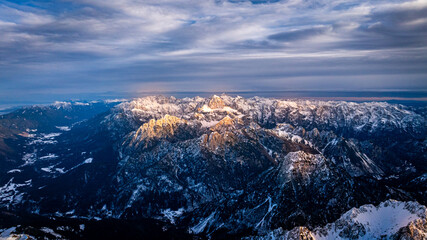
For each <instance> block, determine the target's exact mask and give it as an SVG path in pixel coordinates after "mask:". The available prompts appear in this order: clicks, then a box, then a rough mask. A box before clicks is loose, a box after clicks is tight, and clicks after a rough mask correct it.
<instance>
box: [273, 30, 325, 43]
mask: <svg viewBox="0 0 427 240" xmlns="http://www.w3.org/2000/svg"><path fill="white" fill-rule="evenodd" d="M328 30H329V28H328V27H324V26H321V27H312V28H306V29H299V30H292V31H286V32H281V33H276V34H273V35H270V36H268V38H269V39H272V40H276V41H282V42H292V41H298V40H305V39H308V38H310V37H315V36H318V35H322V34H324V33H326V32H327V31H328Z"/></svg>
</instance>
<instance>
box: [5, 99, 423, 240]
mask: <svg viewBox="0 0 427 240" xmlns="http://www.w3.org/2000/svg"><path fill="white" fill-rule="evenodd" d="M115 104H116V103H106V102H102V103H89V104H76V103H68V104H64V103H63V104H57V105H52V106H46V107H29V108H25V109H21V110H17V111H15V112H13V113H10V114H7V115H3V116H1V118H0V161H1V162H0V167H1V168H0V172H1V177H0V186H1V187H0V206H1V208H2V209H4V210H5V211H7V212H9V213H11V214H14V215H15V216H17V218H18V220H16V222H15V223H14V224H15V225H17V224H19V222H20V221H21V220H19V216H24V215H26V214H29V215H31V216H32V218H35V219H36V218H46V217H55V218H58V219H61V221H65V223H64V224H68V223H67V221H70V222H69V224H70V226H71V225H73V224H74V225H75V224H78V222H79V221H81V222H83V221H84V222H85V224H86V225H89V226H93V225H91V224H94V223H92V222H91V221H95V220H99V222H98V223H97V224H98V225H97V226H98V227H100V228H102V226H103V225H102V224H104V223H105V226H110V225H111V221H122V222H121V223H122V224H124V226H125V225H126V224H129V225H131V226H132V228H129V229H131V230H129V229H128V228H125V227H123V228H122V229H128V230H123V231H136V233H138V234H140V233H141V234H143V233H144V230H141V229H146V228H143V227H141V228H139V230H136V228H135V226H138V224H140V225H141V226H142V225H143V226H145V227H147V226H148V225H147V221H148V222H149V220H150V219H151V220H153V222H155V223H156V226H159V227H158V229H159V230H158V231H159V233H160V232H163V233H164V234H163V235H161V236H162V237H164V238H171V234H166V233H172V232H173V233H176V234H181V235H180V236H182V238H185V237H191V236H193V237H194V236H200V237H207V236H210V237H213V238H241V237H249V238H266V239H268V238H269V237H271V236H276V237H280V236H282V237H283V236H285V234H287V235H286V236H291V235H292V236H295V238H296V239H298V236H300V237H301V236H303V235H306V236H311V237H312V238H314V239H317V238H320V239H321V238H322V237H325V238H327V236H335V235H333V234H343V236H347V235H345V234H347V232H346V231H350V230H345V231H344V230H342V231H339V232H331V231H329V230H328V229H331V228H332V227H331V226H329V225H328V226H326V224H327V223H330V224H332V223H333V224H336V225H339V226H348V228H349V229H350V228H352V229H353V228H354V227H353V226H354V224H353V222H351V221H353V219H354V218H352V217H349V216H348V215H349V213H346V212H347V211H349V210H351V209H352V208H354V207H360V206H362V205H364V204H374V205H377V204H380V203H381V202H385V201H387V200H389V199H396V200H399V201H401V202H395V201H392V202H391V203H390V201H389V202H385V203H383V205H380V207H382V208H384V209H389V208H388V206H389V205H392V206H393V207H392V210H390V211H400V213H402V211H404V209H412V208H417V209H418V208H419V209H421V210H419V211H415V210H413V211H412V210H408V212H409V213H408V214H409V215H410V217H407V218H405V219H409V220H408V221H407V223H406V224H404V225H402V226H400V227H399V228H397V229H394V230H393V229H392V230H390V229H391V228H390V227H389V228H387V226H388V225H386V226H385V227H384V228H387V229H386V230H387V231H386V235H387V236H397V235H396V234H401V236H404V235H402V234H411V231H412V230H414V228H416V229H421V230H420V231H419V232H418V233H419V234H424V233H425V232H424V233H423V231H424V230H422V229H423V226H424V227H425V221H426V220H425V208H423V206H421V205H420V204H423V205H425V204H426V199H427V192H426V191H427V189H426V186H427V184H426V179H427V177H426V174H427V168H426V166H427V165H426V160H427V156H426V147H427V145H426V132H427V126H426V116H425V114H424V112H425V111H423V110H422V109H421V110H420V109H417V108H413V107H412V108H409V107H405V106H403V105H393V104H388V103H380V102H369V103H352V102H333V101H330V102H323V101H305V100H304V101H303V100H293V101H287V100H277V99H269V98H258V97H254V98H250V99H245V98H242V97H230V96H227V95H221V96H213V97H211V98H200V97H195V98H183V99H176V98H174V97H170V98H167V97H162V96H155V97H145V98H140V99H135V100H133V101H129V102H123V103H120V104H119V105H117V106H115V107H113V106H114V105H115ZM409 201H418V203H416V202H411V203H410V205H411V206H412V208H411V207H406V208H404V207H401V206H403V205H402V204H405V203H404V202H409ZM384 204H386V205H384ZM405 206H406V205H405ZM368 208H369V207H366V206H365V207H364V208H362V209H368ZM402 209H403V210H402ZM360 211H362V212H363V211H365V210H360ZM384 211H386V210H384ZM387 211H389V210H387ZM405 211H406V210H405ZM422 211H424V215H423V213H422ZM344 213H345V214H346V215H343V214H344ZM404 213H405V214H406V212H404ZM408 214H407V215H408ZM411 214H412V215H411ZM407 215H404V216H407ZM409 215H408V216H409ZM364 216H365V215H364ZM372 216H374V217H375V216H376V215H372ZM402 216H403V215H402ZM365 218H366V216H365ZM368 218H369V216H368ZM94 219H95V220H94ZM343 219H344V220H343ZM154 220H155V221H154ZM58 221H59V220H58ZM336 221H338V222H336ZM417 221H418V222H417ZM21 222H23V221H21ZM342 222H346V223H348V224H342ZM0 223H1V224H2V225H0V228H4V229H6V228H10V227H13V226H8V224H7V221H3V222H0ZM22 224H24V223H22ZM32 224H33V223H31V222H29V221H25V224H24V225H23V226H24V227H22V226H21V228H19V229H15V230H14V231H16V232H19V233H21V234H22V233H26V234H30V233H28V228H29V227H32ZM46 224H48V223H46ZM49 224H51V225H55V224H53V223H49ZM352 224H353V225H352ZM411 224H412V225H411ZM423 224H424V225H423ZM9 225H10V224H9ZM74 225H73V226H74ZM356 225H357V224H356ZM362 225H363V224H362ZM365 225H366V224H365ZM300 226H304V227H303V228H299V227H300ZM334 226H335V225H334ZM357 226H359V225H357ZM411 226H412V228H411ZM25 227H27V228H25ZM39 227H40V226H39ZM322 227H323V228H322ZM315 228H316V229H315ZM153 229H155V227H153ZM358 229H359V230H360V231H358V234H357V235H355V236H353V237H363V236H365V235H366V234H374V235H375V234H376V232H372V231H371V232H370V230H369V229H368V230H367V229H366V226H365V228H363V229H364V230H361V229H362V228H361V227H360V226H359V228H358ZM378 229H380V230H381V229H383V228H378ZM405 229H406V230H405ZM411 229H412V230H411ZM371 230H372V229H371ZM380 230H378V231H380ZM70 231H71V230H70ZM70 231H68V232H67V234H71V233H70ZM76 231H77V230H76ZM153 231H154V230H153ZM408 231H409V233H408ZM63 232H66V231H63ZM412 232H414V231H412ZM42 233H43V231H42ZM128 233H129V232H128ZM37 234H41V233H40V232H39V233H37ZM64 234H65V233H64ZM76 234H77V235H67V236H69V237H70V238H75V237H78V236H80V237H82V236H87V235H85V231H84V230H81V231H80V232H79V231H77V232H76ZM79 234H80V235H79ZM289 234H291V235H289ZM328 234H329V235H328ZM46 236H47V235H46ZM63 236H65V235H63ZM159 236H160V235H159ZM349 236H350V235H349ZM366 236H371V235H366ZM405 236H406V235H405ZM47 237H49V236H47ZM50 237H52V236H50ZM421 239H422V238H421Z"/></svg>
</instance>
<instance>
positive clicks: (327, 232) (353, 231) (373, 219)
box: [247, 200, 427, 240]
mask: <svg viewBox="0 0 427 240" xmlns="http://www.w3.org/2000/svg"><path fill="white" fill-rule="evenodd" d="M426 214H427V210H426V207H425V206H423V205H420V204H418V203H417V202H399V201H395V200H388V201H385V202H382V203H381V204H379V205H378V206H374V205H371V204H368V205H363V206H361V207H359V208H352V209H351V210H349V211H348V212H346V213H344V214H343V215H342V216H341V217H340V218H339V219H338V220H336V221H335V222H333V223H329V224H327V225H326V226H324V227H316V228H315V229H313V230H309V229H308V228H306V227H297V228H294V229H292V230H290V231H286V230H283V229H282V228H278V229H276V230H274V231H272V232H269V233H268V234H266V235H263V236H257V237H248V238H247V239H263V240H267V239H313V240H332V239H416V240H423V239H427V216H426Z"/></svg>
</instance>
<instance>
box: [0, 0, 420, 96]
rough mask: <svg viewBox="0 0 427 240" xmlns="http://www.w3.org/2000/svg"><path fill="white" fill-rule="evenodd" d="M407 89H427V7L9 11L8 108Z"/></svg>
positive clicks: (198, 3)
mask: <svg viewBox="0 0 427 240" xmlns="http://www.w3.org/2000/svg"><path fill="white" fill-rule="evenodd" d="M396 89H397V90H426V89H427V0H418V1H403V0H402V1H393V0H387V1H375V0H373V1H351V0H350V1H345V0H336V1H334V0H325V1H323V0H289V1H239V0H230V1H222V0H153V1H151V0H114V1H105V0H69V1H67V0H64V1H61V0H56V1H45V0H43V1H40V0H38V1H3V0H0V101H3V102H7V101H15V100H19V99H24V98H31V97H33V98H37V97H40V96H46V95H52V94H56V96H57V95H61V94H62V95H63V96H73V95H76V96H80V95H82V94H93V93H115V92H149V91H259V90H265V91H269V90H346V91H348V90H351V91H354V90H396ZM79 94H80V95H79Z"/></svg>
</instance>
